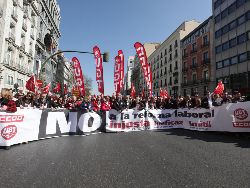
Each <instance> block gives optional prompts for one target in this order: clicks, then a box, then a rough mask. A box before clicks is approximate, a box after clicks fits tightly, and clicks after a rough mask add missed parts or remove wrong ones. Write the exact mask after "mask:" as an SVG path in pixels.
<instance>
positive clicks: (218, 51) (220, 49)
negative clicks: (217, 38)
mask: <svg viewBox="0 0 250 188" xmlns="http://www.w3.org/2000/svg"><path fill="white" fill-rule="evenodd" d="M221 52H222V45H219V46H216V47H215V53H216V54H218V53H221Z"/></svg>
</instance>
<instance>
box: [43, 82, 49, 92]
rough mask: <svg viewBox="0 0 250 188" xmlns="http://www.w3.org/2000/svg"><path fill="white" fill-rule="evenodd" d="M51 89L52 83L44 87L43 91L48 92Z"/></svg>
mask: <svg viewBox="0 0 250 188" xmlns="http://www.w3.org/2000/svg"><path fill="white" fill-rule="evenodd" d="M49 89H50V83H49V84H48V85H47V86H46V87H45V88H43V93H48V92H49Z"/></svg>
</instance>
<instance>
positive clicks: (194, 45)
mask: <svg viewBox="0 0 250 188" xmlns="http://www.w3.org/2000/svg"><path fill="white" fill-rule="evenodd" d="M196 47H197V45H196V42H195V43H193V44H192V51H196Z"/></svg>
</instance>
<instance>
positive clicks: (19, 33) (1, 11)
mask: <svg viewBox="0 0 250 188" xmlns="http://www.w3.org/2000/svg"><path fill="white" fill-rule="evenodd" d="M46 7H47V8H46ZM58 10H59V6H58V5H57V3H56V1H55V0H48V1H44V0H33V1H31V0H8V1H1V2H0V26H1V28H3V29H1V30H0V74H1V75H0V78H1V79H0V86H1V88H13V87H14V84H18V86H19V87H21V88H23V89H24V90H25V83H26V81H27V80H28V79H29V77H30V76H31V75H32V74H38V73H39V72H38V71H40V70H39V67H41V66H37V65H36V63H37V62H39V63H40V65H41V62H42V61H43V60H44V59H46V57H48V56H49V54H50V53H51V50H48V49H46V47H45V45H44V38H43V37H44V35H40V33H41V31H43V30H46V29H48V30H49V31H53V32H54V33H55V34H53V35H52V38H53V49H54V50H56V48H57V46H58V38H59V36H60V33H59V29H58V28H59V23H60V12H57V11H58ZM46 11H47V12H46ZM44 12H46V14H48V15H49V16H48V17H46V16H45V14H44ZM48 12H49V13H48ZM52 16H53V19H51V17H52ZM41 20H42V21H41ZM51 20H53V21H51ZM56 20H57V21H56ZM47 22H48V25H47V27H46V29H43V28H41V23H43V24H45V23H47ZM39 47H41V48H39ZM38 51H39V53H38ZM39 54H40V55H39ZM50 70H51V68H50Z"/></svg>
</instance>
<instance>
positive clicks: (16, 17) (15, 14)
mask: <svg viewBox="0 0 250 188" xmlns="http://www.w3.org/2000/svg"><path fill="white" fill-rule="evenodd" d="M11 17H12V18H13V19H14V20H15V21H16V22H17V20H18V15H17V13H16V12H12V14H11Z"/></svg>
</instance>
